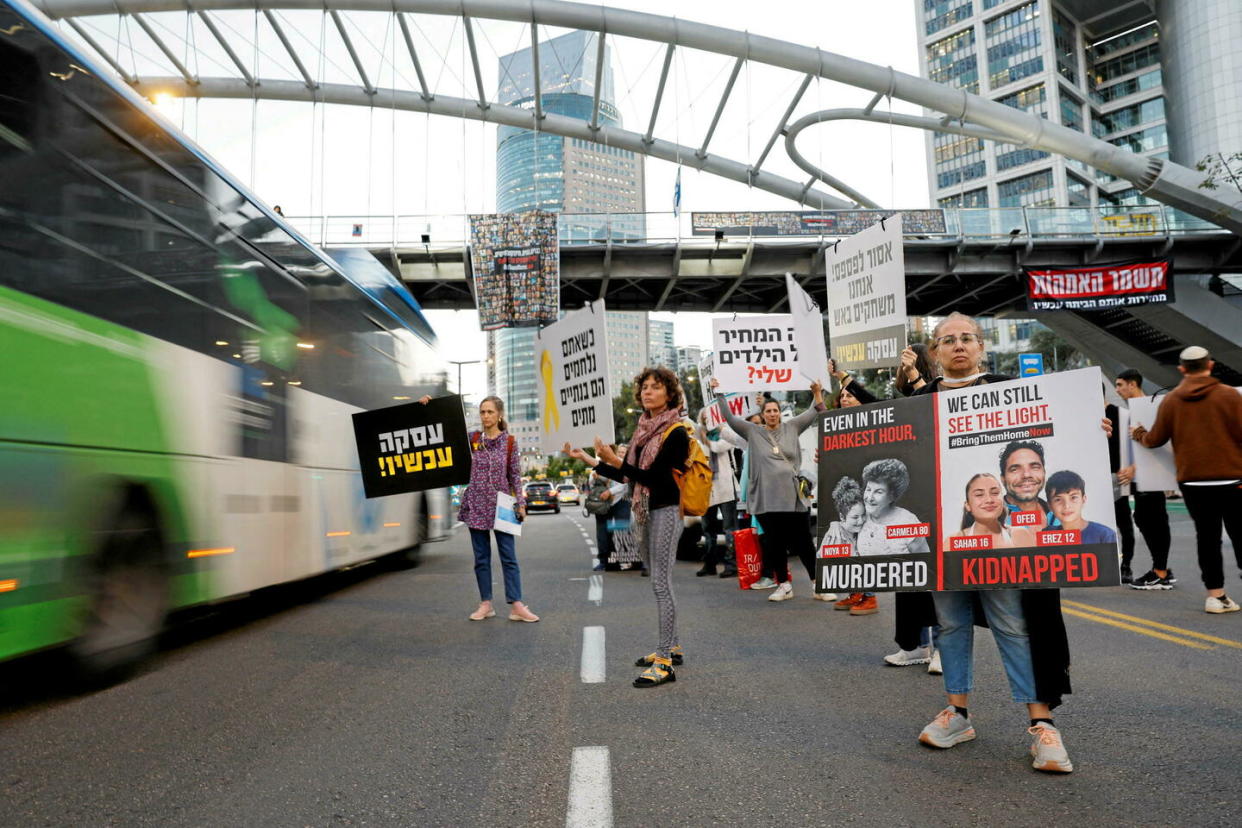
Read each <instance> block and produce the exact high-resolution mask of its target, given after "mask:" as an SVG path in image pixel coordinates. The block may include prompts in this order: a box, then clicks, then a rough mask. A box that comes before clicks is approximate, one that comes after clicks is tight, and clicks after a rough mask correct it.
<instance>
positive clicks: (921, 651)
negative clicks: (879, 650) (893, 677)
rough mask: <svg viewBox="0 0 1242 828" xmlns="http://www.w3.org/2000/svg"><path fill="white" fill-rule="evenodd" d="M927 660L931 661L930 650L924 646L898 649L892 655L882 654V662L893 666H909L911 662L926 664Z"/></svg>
mask: <svg viewBox="0 0 1242 828" xmlns="http://www.w3.org/2000/svg"><path fill="white" fill-rule="evenodd" d="M929 661H931V652H930V651H929V650H928V649H927V648H926V647H915V648H914V649H913V650H898V651H897V652H895V653H893V654H892V655H886V656H884V663H885V664H891V665H893V666H894V667H909V666H910V665H912V664H926V663H928V662H929Z"/></svg>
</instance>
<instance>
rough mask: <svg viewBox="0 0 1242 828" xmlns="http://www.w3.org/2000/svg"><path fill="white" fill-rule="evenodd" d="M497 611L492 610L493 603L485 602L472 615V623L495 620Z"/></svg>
mask: <svg viewBox="0 0 1242 828" xmlns="http://www.w3.org/2000/svg"><path fill="white" fill-rule="evenodd" d="M495 617H496V610H494V609H492V602H491V601H483V602H481V603H480V604H479V608H478V609H477V610H475V611H474V612H472V613H470V620H471V621H483V620H484V619H487V618H495Z"/></svg>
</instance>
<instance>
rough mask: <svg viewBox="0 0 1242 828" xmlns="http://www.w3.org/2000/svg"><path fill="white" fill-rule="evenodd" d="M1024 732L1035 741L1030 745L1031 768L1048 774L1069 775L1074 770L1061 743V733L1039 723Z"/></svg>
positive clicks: (1044, 723)
mask: <svg viewBox="0 0 1242 828" xmlns="http://www.w3.org/2000/svg"><path fill="white" fill-rule="evenodd" d="M1026 732H1027V733H1029V734H1031V735H1032V736H1034V737H1035V741H1034V742H1032V743H1031V757H1032V760H1033V761H1032V762H1031V767H1033V768H1035V770H1038V771H1047V772H1048V773H1070V772H1072V771H1073V770H1074V763H1073V762H1071V761H1070V758H1069V754H1068V753H1066V752H1065V745H1064V744H1063V743H1062V742H1061V731H1059V730H1057V729H1056V728H1055V727H1053V726H1052V725H1050V724H1047V723H1046V722H1040V723H1039V724H1037V725H1035V726H1034V727H1028V728H1027V729H1026Z"/></svg>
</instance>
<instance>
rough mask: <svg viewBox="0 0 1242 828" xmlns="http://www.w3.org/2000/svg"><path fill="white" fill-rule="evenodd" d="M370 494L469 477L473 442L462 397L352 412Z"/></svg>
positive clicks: (413, 489) (463, 480) (419, 488)
mask: <svg viewBox="0 0 1242 828" xmlns="http://www.w3.org/2000/svg"><path fill="white" fill-rule="evenodd" d="M353 420H354V439H355V441H356V442H357V446H358V467H359V468H360V469H361V471H362V485H363V489H364V491H365V492H366V496H367V497H369V498H370V497H384V496H385V495H394V494H405V493H407V492H420V491H424V490H426V489H438V488H441V487H444V486H453V485H456V484H458V483H468V482H470V442H469V439H468V437H467V435H466V417H465V414H464V413H463V411H462V407H461V397H459V396H456V395H453V396H449V397H439V398H437V399H434V400H432V401H431V402H429V403H427V404H426V405H423V404H422V403H417V402H412V403H406V404H404V405H394V406H392V407H390V408H379V409H376V410H374V411H362V412H359V413H357V414H355V415H353Z"/></svg>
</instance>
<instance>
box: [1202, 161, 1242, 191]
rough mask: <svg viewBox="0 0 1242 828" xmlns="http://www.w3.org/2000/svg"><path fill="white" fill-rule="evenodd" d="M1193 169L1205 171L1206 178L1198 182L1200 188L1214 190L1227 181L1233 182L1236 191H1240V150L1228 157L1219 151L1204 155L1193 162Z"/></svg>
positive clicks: (1241, 175) (1241, 169)
mask: <svg viewBox="0 0 1242 828" xmlns="http://www.w3.org/2000/svg"><path fill="white" fill-rule="evenodd" d="M1195 169H1196V170H1198V171H1199V172H1201V173H1207V178H1205V179H1203V181H1201V182H1200V183H1199V188H1200V189H1202V190H1216V189H1219V188H1220V185H1221V184H1223V183H1226V182H1227V183H1231V184H1233V186H1234V188H1236V189H1237V190H1238V192H1242V152H1235V153H1233V154H1232V155H1230V156H1228V157H1226V156H1225V154H1224V153H1221V152H1216V153H1212V154H1211V155H1205V156H1203V159H1202V160H1200V161H1199V163H1198V164H1195Z"/></svg>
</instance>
